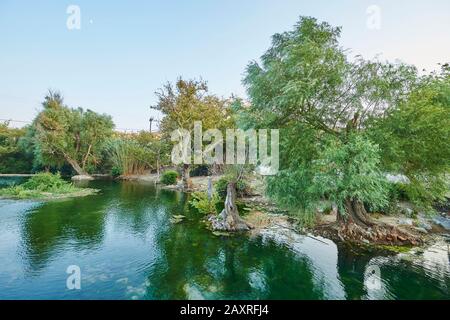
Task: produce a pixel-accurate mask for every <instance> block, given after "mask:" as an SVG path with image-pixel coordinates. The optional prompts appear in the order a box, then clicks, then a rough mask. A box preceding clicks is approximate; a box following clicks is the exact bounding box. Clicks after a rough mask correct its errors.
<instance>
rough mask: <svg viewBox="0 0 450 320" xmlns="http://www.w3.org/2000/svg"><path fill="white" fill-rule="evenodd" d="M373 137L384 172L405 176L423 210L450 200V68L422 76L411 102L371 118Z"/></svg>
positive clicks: (410, 195)
mask: <svg viewBox="0 0 450 320" xmlns="http://www.w3.org/2000/svg"><path fill="white" fill-rule="evenodd" d="M368 127H369V128H368V130H367V134H368V136H369V137H370V138H371V139H372V140H374V141H377V142H378V144H379V145H380V152H381V159H382V166H383V169H384V170H386V171H390V172H397V173H401V174H403V175H405V176H406V177H408V179H409V183H408V184H405V185H404V189H405V192H406V194H407V196H408V198H409V199H410V200H411V201H412V202H413V203H414V204H415V205H416V206H417V207H418V208H419V209H425V210H430V208H431V205H432V204H434V203H435V202H439V201H442V200H444V199H445V194H446V193H447V192H448V180H447V177H446V174H448V172H449V170H450V161H449V159H450V148H449V147H448V146H449V145H450V69H449V65H448V64H445V65H443V66H442V71H441V72H439V73H432V74H431V75H426V76H424V77H422V78H421V79H420V81H419V83H418V84H417V86H416V87H415V88H414V89H413V90H412V91H411V92H410V93H409V95H408V97H407V99H406V100H405V101H403V102H402V103H400V104H398V105H396V106H394V107H393V108H391V109H390V110H388V112H387V113H386V115H385V116H384V117H376V118H373V119H371V123H370V124H369V126H368Z"/></svg>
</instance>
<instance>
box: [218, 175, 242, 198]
mask: <svg viewBox="0 0 450 320" xmlns="http://www.w3.org/2000/svg"><path fill="white" fill-rule="evenodd" d="M229 181H230V178H228V177H222V178H220V179H219V180H218V181H217V182H216V185H215V189H216V192H217V194H218V195H219V197H220V198H221V199H223V200H225V197H226V196H227V186H228V182H229ZM249 189H250V187H249V185H248V183H247V182H246V181H244V180H239V181H238V182H237V184H236V195H237V196H238V197H242V196H245V195H247V194H248V193H249Z"/></svg>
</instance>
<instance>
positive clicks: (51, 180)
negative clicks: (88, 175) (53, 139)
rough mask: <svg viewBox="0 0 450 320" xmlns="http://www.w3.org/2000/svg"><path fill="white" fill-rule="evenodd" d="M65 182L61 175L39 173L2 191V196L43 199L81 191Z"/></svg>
mask: <svg viewBox="0 0 450 320" xmlns="http://www.w3.org/2000/svg"><path fill="white" fill-rule="evenodd" d="M79 190H80V189H78V188H76V187H75V186H74V185H73V184H71V183H69V182H67V181H65V180H63V179H62V178H61V176H60V174H59V173H58V174H52V173H47V172H45V173H39V174H37V175H35V176H33V177H32V178H30V179H29V180H28V181H26V182H25V183H23V184H20V185H17V186H11V187H9V188H4V189H0V196H6V197H15V198H41V197H42V196H43V195H45V194H52V195H61V194H67V193H72V192H76V191H79Z"/></svg>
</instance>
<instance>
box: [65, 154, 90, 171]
mask: <svg viewBox="0 0 450 320" xmlns="http://www.w3.org/2000/svg"><path fill="white" fill-rule="evenodd" d="M67 162H68V163H69V164H70V165H71V166H72V168H73V170H75V171H76V173H77V174H78V175H80V176H88V175H89V174H88V173H87V172H86V171H85V170H84V169H83V168H81V166H80V165H79V164H78V162H77V161H76V160H73V159H71V158H69V157H67Z"/></svg>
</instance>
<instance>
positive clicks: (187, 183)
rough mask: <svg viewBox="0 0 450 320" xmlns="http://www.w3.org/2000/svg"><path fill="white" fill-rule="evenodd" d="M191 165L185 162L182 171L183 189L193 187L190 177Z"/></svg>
mask: <svg viewBox="0 0 450 320" xmlns="http://www.w3.org/2000/svg"><path fill="white" fill-rule="evenodd" d="M189 170H190V165H189V164H183V169H182V173H181V179H182V183H183V189H185V190H189V189H190V187H191V177H190V173H189Z"/></svg>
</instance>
